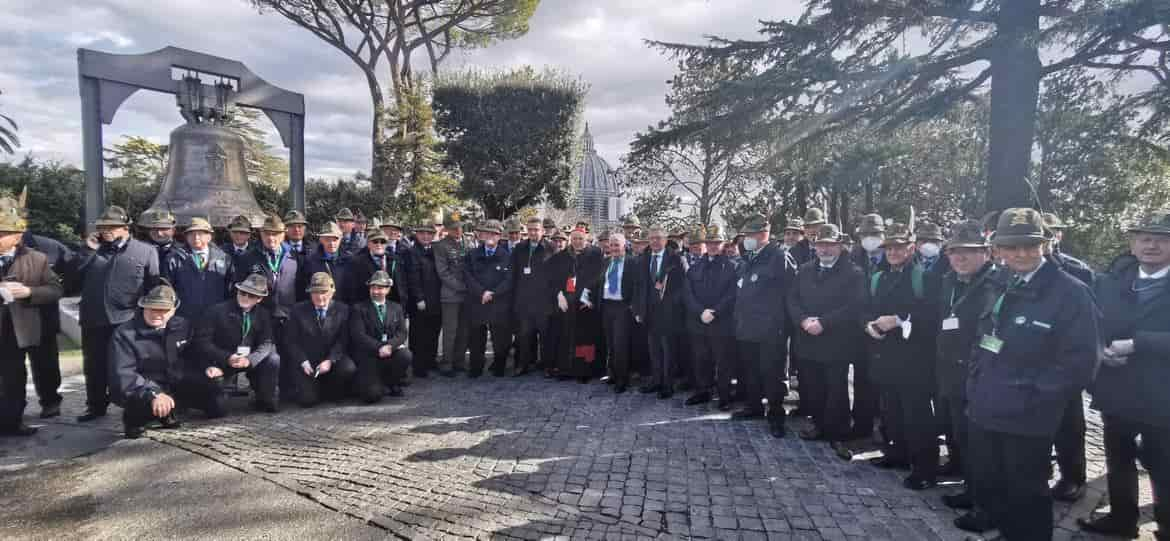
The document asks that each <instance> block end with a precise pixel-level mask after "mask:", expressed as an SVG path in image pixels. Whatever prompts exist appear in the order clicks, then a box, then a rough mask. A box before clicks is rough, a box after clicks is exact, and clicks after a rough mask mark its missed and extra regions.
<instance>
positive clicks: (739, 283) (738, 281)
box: [735, 278, 743, 289]
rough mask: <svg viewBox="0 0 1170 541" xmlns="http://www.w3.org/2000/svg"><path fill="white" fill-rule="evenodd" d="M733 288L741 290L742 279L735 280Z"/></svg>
mask: <svg viewBox="0 0 1170 541" xmlns="http://www.w3.org/2000/svg"><path fill="white" fill-rule="evenodd" d="M735 287H738V288H740V289H743V278H740V279H739V280H737V281H736V282H735Z"/></svg>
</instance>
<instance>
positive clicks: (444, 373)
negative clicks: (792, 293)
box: [439, 370, 455, 378]
mask: <svg viewBox="0 0 1170 541" xmlns="http://www.w3.org/2000/svg"><path fill="white" fill-rule="evenodd" d="M439 375H440V376H443V377H445V378H453V377H455V371H454V370H440V371H439Z"/></svg>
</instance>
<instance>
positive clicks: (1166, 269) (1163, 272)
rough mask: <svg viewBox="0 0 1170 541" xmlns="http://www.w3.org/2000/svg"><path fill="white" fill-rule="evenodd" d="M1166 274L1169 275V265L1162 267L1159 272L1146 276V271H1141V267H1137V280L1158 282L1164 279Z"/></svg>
mask: <svg viewBox="0 0 1170 541" xmlns="http://www.w3.org/2000/svg"><path fill="white" fill-rule="evenodd" d="M1167 274H1170V265H1167V266H1165V267H1162V268H1161V270H1159V271H1158V272H1155V273H1153V274H1146V271H1144V270H1142V269H1141V267H1138V278H1140V279H1142V280H1158V279H1160V278H1165V277H1166V275H1167Z"/></svg>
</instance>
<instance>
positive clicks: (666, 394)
mask: <svg viewBox="0 0 1170 541" xmlns="http://www.w3.org/2000/svg"><path fill="white" fill-rule="evenodd" d="M672 396H674V391H672V390H670V389H663V390H661V391H658V399H659V400H666V399H667V398H670V397H672Z"/></svg>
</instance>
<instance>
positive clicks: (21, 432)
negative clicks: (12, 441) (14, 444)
mask: <svg viewBox="0 0 1170 541" xmlns="http://www.w3.org/2000/svg"><path fill="white" fill-rule="evenodd" d="M36 433H37V428H36V427H33V426H28V425H26V424H24V423H20V424H18V425H16V426H14V427H10V428H4V429H0V436H15V437H18V438H27V437H29V436H31V435H33V434H36Z"/></svg>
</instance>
